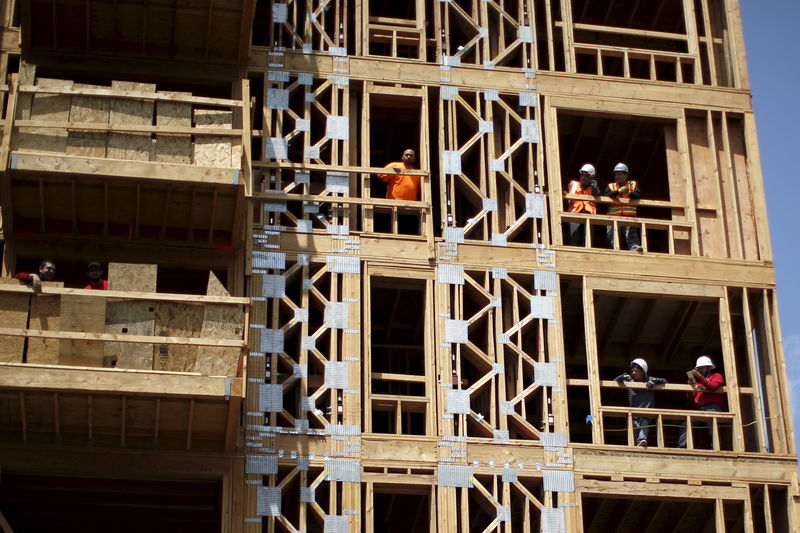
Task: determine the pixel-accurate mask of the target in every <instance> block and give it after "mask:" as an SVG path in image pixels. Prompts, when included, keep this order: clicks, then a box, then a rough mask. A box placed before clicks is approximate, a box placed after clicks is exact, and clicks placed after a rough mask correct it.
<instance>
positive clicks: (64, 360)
mask: <svg viewBox="0 0 800 533" xmlns="http://www.w3.org/2000/svg"><path fill="white" fill-rule="evenodd" d="M105 327H106V299H105V298H97V297H92V296H79V295H72V294H65V295H62V296H61V329H62V331H82V332H86V333H103V332H104V331H105ZM59 363H60V364H62V365H76V366H103V343H102V342H90V341H75V340H68V339H62V340H61V343H60V348H59Z"/></svg>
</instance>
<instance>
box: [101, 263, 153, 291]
mask: <svg viewBox="0 0 800 533" xmlns="http://www.w3.org/2000/svg"><path fill="white" fill-rule="evenodd" d="M157 272H158V265H145V264H137V263H109V264H108V289H109V290H112V291H136V292H156V276H157Z"/></svg>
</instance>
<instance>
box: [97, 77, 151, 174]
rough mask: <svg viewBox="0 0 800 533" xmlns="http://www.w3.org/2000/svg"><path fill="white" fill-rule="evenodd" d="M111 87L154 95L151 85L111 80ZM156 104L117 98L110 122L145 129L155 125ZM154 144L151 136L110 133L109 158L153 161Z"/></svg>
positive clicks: (113, 102)
mask: <svg viewBox="0 0 800 533" xmlns="http://www.w3.org/2000/svg"><path fill="white" fill-rule="evenodd" d="M111 87H112V88H114V89H119V90H122V91H139V92H155V91H156V86H155V85H154V84H151V83H136V82H130V81H112V82H111ZM153 107H154V106H153V102H147V101H143V100H123V99H114V100H112V101H111V109H110V115H109V123H111V124H131V125H139V126H145V125H150V124H152V123H153ZM152 149H153V143H152V140H151V138H150V135H149V134H132V133H109V135H108V157H109V158H111V159H127V160H131V161H150V160H151V157H150V155H151V152H152Z"/></svg>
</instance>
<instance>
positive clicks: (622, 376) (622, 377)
mask: <svg viewBox="0 0 800 533" xmlns="http://www.w3.org/2000/svg"><path fill="white" fill-rule="evenodd" d="M630 380H631V376H630V375H629V374H620V375H619V376H617V377H615V378H614V381H616V382H617V383H622V382H623V381H630Z"/></svg>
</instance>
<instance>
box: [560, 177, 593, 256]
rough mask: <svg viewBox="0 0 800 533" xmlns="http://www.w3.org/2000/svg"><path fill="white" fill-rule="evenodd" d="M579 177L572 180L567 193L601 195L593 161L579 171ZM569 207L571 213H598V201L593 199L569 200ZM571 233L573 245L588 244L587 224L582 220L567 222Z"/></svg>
mask: <svg viewBox="0 0 800 533" xmlns="http://www.w3.org/2000/svg"><path fill="white" fill-rule="evenodd" d="M578 173H579V178H578V179H577V180H572V181H570V182H569V185H568V186H567V194H582V195H586V196H600V189H599V188H598V187H597V181H596V180H595V175H596V172H595V168H594V165H592V164H591V163H586V164H585V165H583V166H582V167H581V168H580V170H579V171H578ZM567 208H568V209H569V212H570V213H588V214H590V215H596V214H597V202H595V201H593V200H568V201H567ZM567 227H568V231H569V234H568V236H567V242H568V243H569V244H570V245H572V246H584V245H585V244H586V229H585V228H586V225H585V224H584V223H581V222H568V223H567Z"/></svg>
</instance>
